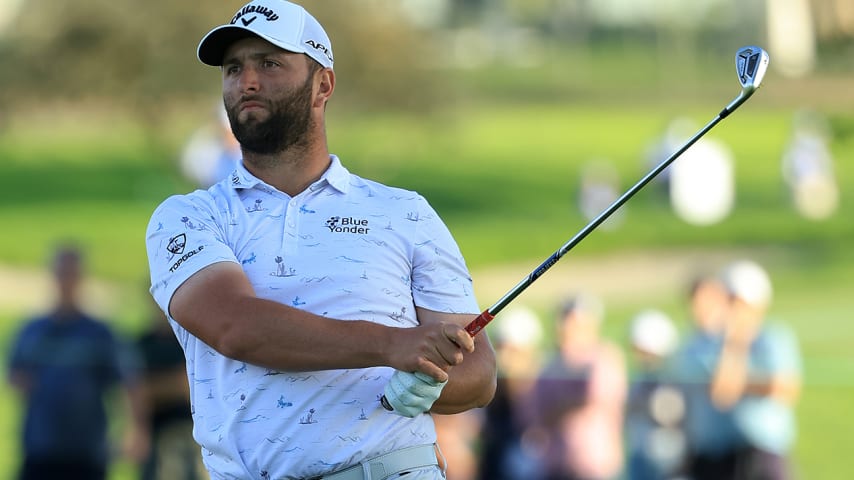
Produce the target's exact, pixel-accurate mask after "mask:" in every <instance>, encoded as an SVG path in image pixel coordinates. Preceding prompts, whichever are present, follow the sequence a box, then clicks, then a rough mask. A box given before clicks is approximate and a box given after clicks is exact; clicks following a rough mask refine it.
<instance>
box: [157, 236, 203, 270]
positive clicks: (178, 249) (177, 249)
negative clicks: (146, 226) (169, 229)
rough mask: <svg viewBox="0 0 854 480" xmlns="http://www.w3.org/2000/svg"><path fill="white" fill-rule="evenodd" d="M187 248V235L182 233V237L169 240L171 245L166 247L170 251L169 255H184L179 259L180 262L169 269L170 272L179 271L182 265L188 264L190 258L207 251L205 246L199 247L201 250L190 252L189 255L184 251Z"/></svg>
mask: <svg viewBox="0 0 854 480" xmlns="http://www.w3.org/2000/svg"><path fill="white" fill-rule="evenodd" d="M186 247H187V234H185V233H182V234H180V235H176V236H174V237H172V238H170V239H169V244H168V245H166V250H168V251H169V253H173V254H175V255H181V254H183V255H181V258H179V259H178V260H176V261H175V263H173V264H172V267H171V268H170V269H169V271H170V272H174V271H175V270H177V269H178V267H180V266H181V264H182V263H184V262H186V261H187V259H188V258H190V257H192V256H193V255H195V254H197V253H199V252H201V251H202V250H204V249H205V246H204V245H199V248H196V249H194V250H190V251H189V252H187V253H184V249H185V248H186Z"/></svg>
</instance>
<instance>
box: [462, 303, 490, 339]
mask: <svg viewBox="0 0 854 480" xmlns="http://www.w3.org/2000/svg"><path fill="white" fill-rule="evenodd" d="M493 318H495V317H494V316H493V315H492V314H491V313H489V310H484V311H483V312H481V314H480V315H478V316H477V318H475V319H474V320H472V321H471V322H470V323H469V324H468V325H466V332H468V334H469V335H471V336H472V337H473V336H475V335H477V334H478V332H480V331H481V330H483V327H485V326H486V324H488V323H489V322H491V321H492V319H493Z"/></svg>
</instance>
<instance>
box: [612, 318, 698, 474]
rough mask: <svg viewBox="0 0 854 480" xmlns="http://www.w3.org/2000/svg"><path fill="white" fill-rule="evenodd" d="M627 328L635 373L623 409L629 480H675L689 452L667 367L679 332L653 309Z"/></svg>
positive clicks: (679, 398)
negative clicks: (626, 402) (625, 406)
mask: <svg viewBox="0 0 854 480" xmlns="http://www.w3.org/2000/svg"><path fill="white" fill-rule="evenodd" d="M630 329H631V330H630V344H631V352H632V360H633V364H634V367H635V368H634V369H633V375H632V378H631V383H630V389H629V400H628V407H627V409H626V437H627V438H626V444H627V448H628V465H627V474H628V475H627V478H629V479H630V480H665V479H675V478H679V477H680V475H682V474H683V473H684V471H683V469H684V462H685V457H686V449H687V442H686V439H685V433H684V431H683V425H682V423H683V420H684V414H685V398H684V394H683V392H682V391H681V389H680V388H679V387H678V386H677V385H676V384H675V381H674V380H675V379H674V377H673V375H672V372H670V371H669V368H668V367H669V361H670V360H671V355H672V354H673V352H674V351H675V349H676V347H677V342H678V333H677V331H676V327H675V326H674V324H673V321H672V320H671V319H670V317H668V316H667V315H666V314H665V313H664V312H661V311H659V310H655V309H648V310H644V311H641V312H639V313H638V314H637V315H635V316H634V317H633V318H632V322H631V327H630Z"/></svg>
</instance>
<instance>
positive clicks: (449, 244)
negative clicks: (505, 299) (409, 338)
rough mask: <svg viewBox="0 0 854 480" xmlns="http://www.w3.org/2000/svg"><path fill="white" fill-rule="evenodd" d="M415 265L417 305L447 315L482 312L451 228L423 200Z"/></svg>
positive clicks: (413, 279)
mask: <svg viewBox="0 0 854 480" xmlns="http://www.w3.org/2000/svg"><path fill="white" fill-rule="evenodd" d="M418 204H419V208H418V223H417V227H416V230H415V248H414V250H413V262H412V295H413V299H414V300H415V305H417V306H419V307H423V308H427V309H429V310H434V311H437V312H446V313H474V314H476V313H479V312H480V310H479V308H478V304H477V300H476V299H475V296H474V291H473V287H472V279H471V275H470V274H469V271H468V267H467V266H466V263H465V260H464V259H463V255H462V253H461V252H460V249H459V246H457V243H456V241H455V240H454V238H453V236H452V235H451V232H450V231H449V230H448V227H447V226H446V225H445V223H444V222H443V221H442V219H441V218H440V217H439V214H438V213H436V211H435V210H434V209H433V208H432V207H431V206H430V205H429V204H428V203H427V201H426V200H425V199H424V198H423V197H418Z"/></svg>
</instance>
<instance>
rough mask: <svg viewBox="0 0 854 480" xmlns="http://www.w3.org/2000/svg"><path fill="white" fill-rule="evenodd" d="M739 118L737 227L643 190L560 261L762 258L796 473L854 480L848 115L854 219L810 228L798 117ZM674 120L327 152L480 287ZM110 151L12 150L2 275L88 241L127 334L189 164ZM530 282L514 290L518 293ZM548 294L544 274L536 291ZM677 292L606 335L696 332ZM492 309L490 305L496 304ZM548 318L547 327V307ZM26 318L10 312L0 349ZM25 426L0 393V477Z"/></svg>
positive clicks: (627, 302)
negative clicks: (788, 352)
mask: <svg viewBox="0 0 854 480" xmlns="http://www.w3.org/2000/svg"><path fill="white" fill-rule="evenodd" d="M496 88H497V87H496ZM721 103H723V102H721ZM719 107H720V106H719V105H717V104H714V103H707V104H701V105H689V106H688V107H687V114H688V115H689V116H690V117H691V118H692V119H694V120H695V121H697V123H698V126H699V125H701V124H703V123H705V122H706V121H707V120H709V119H710V118H711V117H712V116H713V115H714V114H715V113H716V112H717V111H718V109H719ZM742 108H743V110H742V111H740V112H739V113H738V114H737V115H733V116H732V117H731V118H728V119H726V120H725V121H724V122H723V123H721V124H720V125H719V126H718V127H716V129H715V130H713V131H712V132H711V133H710V134H709V135H708V136H709V137H710V138H715V139H718V140H721V141H724V142H726V143H727V144H728V145H729V147H730V148H731V150H732V151H733V153H734V155H735V157H736V162H737V163H736V172H737V195H738V205H737V208H736V209H735V210H734V211H733V213H732V214H731V215H730V217H728V218H727V219H726V220H725V221H723V222H721V223H719V224H717V225H713V226H709V227H693V226H690V225H687V224H685V223H683V222H681V221H680V220H678V219H677V218H676V217H675V216H674V215H673V214H672V213H671V212H670V210H669V208H668V207H667V204H666V203H664V202H663V201H662V198H661V197H659V196H657V195H656V194H655V193H656V192H654V191H653V190H652V189H651V188H649V189H646V190H643V191H642V192H641V193H639V194H638V195H637V197H636V198H635V199H633V200H632V201H631V202H630V203H629V204H628V205H626V209H625V221H624V223H623V225H622V226H621V228H620V229H618V230H615V231H605V230H597V231H595V232H594V233H592V234H591V236H590V237H589V238H588V239H587V240H585V242H583V243H582V244H580V245H579V246H578V247H577V248H576V249H575V250H574V251H573V252H571V254H570V255H569V256H568V259H567V260H564V262H568V263H570V265H571V261H572V260H570V259H569V257H573V258H577V259H587V260H592V261H596V260H597V259H605V258H608V257H609V256H612V255H620V254H623V253H626V252H638V251H640V252H650V253H649V255H650V256H654V255H662V254H663V253H662V252H672V253H673V254H674V255H678V254H682V253H681V252H685V251H688V250H692V251H700V252H702V251H704V250H706V249H707V250H709V251H721V250H727V249H738V250H739V251H746V252H756V254H757V255H759V256H761V258H763V259H767V260H768V261H769V262H770V264H769V265H768V266H769V270H771V272H772V274H773V276H774V280H775V286H776V303H775V312H774V313H775V315H777V316H779V317H780V318H781V319H784V320H785V321H787V322H789V323H790V324H791V325H792V326H793V327H794V328H795V329H796V330H797V332H798V334H799V336H800V339H801V342H802V345H801V346H802V349H803V353H804V356H805V359H806V377H805V378H806V387H805V391H804V396H803V400H802V402H801V404H800V406H799V410H798V414H799V422H800V438H799V442H798V445H797V448H796V451H795V461H796V464H797V467H798V470H799V471H800V472H801V474H802V476H803V477H804V478H821V479H833V478H840V479H841V478H846V476H847V472H848V471H849V470H850V465H848V463H846V462H847V460H846V458H847V457H846V456H847V445H848V442H847V433H848V432H849V431H851V430H852V429H854V420H852V419H850V418H849V417H848V416H846V415H844V413H843V412H845V411H846V409H847V407H848V405H850V404H851V402H852V401H854V380H851V379H854V355H852V354H851V353H850V345H852V344H854V322H851V321H850V320H851V314H850V312H851V310H852V307H854V300H852V298H851V296H850V293H849V290H850V285H851V282H850V278H851V277H850V272H851V271H852V268H854V254H852V253H851V252H850V239H851V238H854V222H852V221H851V215H850V210H851V199H850V198H849V197H846V196H845V195H846V194H847V192H851V191H854V172H852V168H851V167H850V165H849V164H848V163H846V162H844V161H843V159H846V158H851V157H852V155H854V133H852V132H854V128H852V125H854V116H852V117H849V116H845V115H841V114H837V115H836V116H835V117H833V125H834V128H835V132H836V133H837V137H836V141H835V143H834V144H833V150H834V154H835V155H836V158H837V159H838V162H837V167H838V175H839V182H840V186H841V191H842V192H843V203H842V208H841V209H840V211H839V212H838V213H837V214H836V216H834V217H832V218H830V219H828V220H825V221H822V222H812V221H808V220H804V219H802V218H800V217H798V216H797V215H796V214H795V213H794V212H793V211H792V209H791V207H790V206H789V204H788V200H787V197H786V194H785V191H784V189H783V186H782V183H781V179H780V175H779V172H780V167H779V159H780V154H781V151H782V148H783V145H784V143H785V140H786V138H787V135H788V133H789V125H790V121H791V115H792V112H793V110H792V109H776V108H771V107H767V106H762V105H761V103H760V104H758V105H751V104H748V105H746V106H745V107H742ZM662 110H668V109H652V108H649V105H644V104H643V102H638V103H637V104H634V105H632V104H630V105H624V106H619V107H618V106H616V105H614V104H611V105H609V106H606V107H604V108H597V107H594V106H589V105H587V106H585V105H584V104H571V105H565V104H561V103H560V102H555V103H553V104H550V105H549V104H540V105H530V104H522V103H517V104H514V103H512V102H511V103H509V104H508V105H506V106H504V107H498V106H483V105H479V106H478V108H467V107H465V106H461V107H460V108H458V109H455V110H452V111H450V112H434V113H432V114H430V115H424V116H421V117H417V116H415V115H390V114H388V115H381V114H377V115H376V116H359V117H355V116H353V117H351V116H348V115H347V114H346V113H335V112H333V115H332V118H331V121H330V125H329V132H330V138H331V139H332V144H331V149H332V150H333V152H335V153H337V154H339V155H340V156H341V158H342V159H343V161H344V163H345V165H346V166H347V167H348V168H349V169H350V170H351V171H353V172H355V173H358V174H360V175H362V176H365V177H368V178H373V179H377V180H380V181H383V182H387V183H390V184H394V185H398V186H402V187H406V188H410V189H414V190H418V191H419V192H421V193H423V194H424V195H425V196H426V197H427V198H428V199H430V201H431V203H432V204H433V205H434V206H435V207H436V209H437V210H438V211H439V213H440V214H441V215H442V216H443V217H444V218H445V219H446V221H447V223H448V224H449V226H450V228H451V230H452V231H453V232H454V234H455V236H456V237H457V239H458V241H459V244H460V246H461V248H462V250H463V252H464V253H465V254H466V257H467V260H468V263H469V265H470V267H471V268H472V270H473V272H474V273H475V282H478V277H477V272H479V271H483V269H485V268H487V267H489V266H492V265H497V264H507V263H515V264H523V265H524V264H530V266H531V269H533V267H535V266H536V265H538V264H539V262H540V261H542V259H544V258H545V257H546V256H547V255H548V254H550V253H551V252H552V251H554V250H555V249H556V248H558V247H559V246H560V245H561V244H562V243H563V242H564V241H566V240H567V239H568V238H569V237H570V236H572V235H573V234H574V233H575V232H577V231H578V230H579V229H580V228H581V227H582V226H583V225H584V224H585V223H586V222H585V221H584V220H583V218H582V217H581V216H580V215H579V213H578V212H577V210H576V209H575V207H574V202H575V198H576V194H577V189H578V184H577V176H578V172H579V169H580V167H581V166H582V165H583V164H584V163H585V162H587V161H588V160H590V159H593V158H605V159H609V160H610V161H612V162H613V163H614V165H615V166H616V168H617V169H618V171H619V174H620V178H621V185H622V186H623V187H624V188H628V187H629V186H630V185H632V184H633V183H634V182H635V181H637V180H638V179H639V178H640V177H641V176H642V175H643V174H644V173H645V172H646V169H647V167H645V164H644V162H643V151H644V150H645V148H646V147H647V145H648V144H649V142H650V141H651V140H652V138H653V137H655V136H656V135H657V134H658V133H659V132H660V131H661V129H662V128H663V126H664V125H665V123H666V122H667V120H669V118H670V117H671V116H672V115H673V113H674V112H673V111H670V112H668V111H662ZM681 113H686V112H681ZM113 138H115V137H114V136H111V135H107V134H106V133H104V134H101V135H98V134H97V133H93V132H92V131H87V132H86V133H82V134H77V135H71V136H69V135H65V136H60V137H59V138H53V137H51V136H47V137H43V136H39V137H37V136H35V135H24V134H22V132H20V131H17V130H16V131H14V132H12V133H7V134H6V135H4V136H2V137H0V158H4V159H7V160H6V166H5V169H4V175H3V177H2V179H0V187H2V188H0V224H2V225H3V229H4V235H2V236H0V265H7V266H14V267H21V268H39V267H40V266H42V265H43V264H44V260H45V256H46V255H47V252H48V251H49V248H50V247H51V246H52V245H53V243H54V242H55V241H57V240H58V239H63V238H74V239H78V240H79V241H81V242H82V243H83V244H84V245H86V246H87V247H88V249H89V257H90V260H91V262H90V264H91V268H92V272H93V274H94V275H96V276H97V277H98V278H100V279H101V280H104V281H107V282H111V283H113V284H114V285H116V286H117V287H118V289H119V291H120V292H121V293H120V295H122V296H123V298H122V300H121V301H119V302H117V307H116V311H115V312H114V315H113V316H114V318H115V319H116V325H117V327H118V328H120V329H121V330H122V331H124V332H126V333H132V332H133V331H135V330H136V329H137V328H138V326H139V325H140V321H141V318H142V316H143V314H144V313H143V312H144V307H145V303H144V300H143V296H144V293H142V292H141V290H142V289H141V288H140V284H141V283H142V282H143V281H144V279H145V278H146V259H145V252H144V238H143V236H144V230H145V226H146V224H147V222H148V216H149V215H150V214H151V212H152V210H153V209H154V207H155V206H156V205H157V204H158V203H159V202H160V201H161V200H162V199H164V198H165V197H166V196H168V195H170V194H172V193H178V192H184V191H187V190H189V189H190V185H189V184H188V183H187V182H186V181H184V180H182V179H181V178H180V177H179V176H178V174H177V169H176V168H175V165H174V163H172V162H171V160H170V159H175V158H177V153H176V152H177V145H176V146H172V147H170V146H169V144H168V142H167V143H162V144H159V143H157V142H154V143H148V142H146V141H145V140H144V139H145V138H146V136H145V135H141V134H138V133H134V131H133V130H132V129H131V130H130V131H129V132H128V134H127V136H126V138H128V139H129V140H128V141H127V142H126V143H125V142H118V141H115V140H111V139H113ZM101 140H103V141H101ZM769 252H770V253H769ZM523 273H527V272H523ZM656 274H657V272H655V271H650V272H646V273H643V274H642V275H650V276H654V275H656ZM520 278H521V277H520ZM520 278H511V279H508V281H507V285H506V286H507V288H508V289H509V288H510V287H511V286H512V285H514V284H515V282H516V281H518V280H519V279H520ZM639 278H640V279H641V281H642V279H643V278H644V277H643V276H641V277H639ZM549 281H550V280H549V277H548V274H547V276H546V277H544V278H543V279H541V280H539V282H541V283H548V282H549ZM7 288H12V289H15V288H21V289H24V288H26V286H24V285H14V284H13V285H9V286H8V287H7ZM531 288H532V289H536V288H537V285H535V286H533V287H531ZM683 293H684V292H683V291H681V290H680V291H674V292H670V291H668V292H658V293H656V294H655V295H653V296H650V297H648V298H643V299H638V298H635V297H632V298H629V297H626V298H621V297H619V296H617V297H613V298H612V297H609V298H608V299H607V300H608V302H609V312H610V314H609V319H610V320H609V323H608V326H607V329H606V333H607V334H608V335H609V336H611V337H613V338H615V339H618V340H620V341H624V339H625V327H626V324H627V321H628V318H630V316H631V314H632V313H633V312H635V311H637V310H638V309H640V308H645V307H648V306H660V307H661V308H663V309H665V310H666V311H668V313H671V314H672V315H673V317H674V318H677V319H682V318H685V316H686V311H685V306H684V304H683V299H682V294H683ZM480 300H481V302H482V303H484V305H483V306H488V304H489V303H490V302H492V301H494V300H496V299H494V298H481V299H480ZM538 308H539V309H540V310H541V311H542V312H544V313H545V312H548V311H549V309H550V308H551V305H541V306H539V307H538ZM25 313H27V312H25V311H22V310H21V309H19V308H13V307H9V306H4V305H0V340H2V344H3V345H6V344H7V342H8V338H9V335H10V334H11V332H12V331H13V330H14V329H15V328H17V325H18V322H19V320H20V318H21V317H22V316H23V315H24V314H25ZM18 414H19V410H18V408H17V406H16V402H15V401H14V397H13V396H12V395H11V392H10V391H9V390H8V389H0V439H4V440H0V446H2V447H4V450H5V451H6V452H11V453H9V454H7V455H5V456H4V457H3V459H2V460H0V477H2V478H8V477H9V476H10V475H11V469H12V468H14V465H15V464H16V462H17V456H16V455H15V454H14V452H17V443H16V441H17V432H16V431H15V429H16V425H17V421H18V419H17V417H18ZM128 471H129V467H128V466H127V465H122V466H121V467H120V468H119V471H118V472H117V473H116V475H115V478H130V477H129V476H128Z"/></svg>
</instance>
